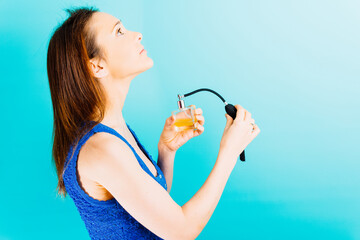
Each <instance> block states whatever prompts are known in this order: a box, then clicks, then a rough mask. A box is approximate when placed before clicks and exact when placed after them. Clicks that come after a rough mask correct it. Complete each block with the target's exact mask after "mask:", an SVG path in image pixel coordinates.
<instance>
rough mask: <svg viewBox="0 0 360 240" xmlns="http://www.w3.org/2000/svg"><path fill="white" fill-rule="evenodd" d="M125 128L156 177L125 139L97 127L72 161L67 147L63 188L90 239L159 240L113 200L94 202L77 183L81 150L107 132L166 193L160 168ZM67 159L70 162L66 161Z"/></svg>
mask: <svg viewBox="0 0 360 240" xmlns="http://www.w3.org/2000/svg"><path fill="white" fill-rule="evenodd" d="M126 125H127V127H128V128H129V130H130V132H131V133H132V135H133V136H134V138H135V140H136V142H137V144H138V146H139V148H140V149H141V151H142V152H143V153H144V154H145V155H146V156H147V157H148V158H149V159H150V160H151V162H152V164H153V165H154V166H155V168H156V170H157V173H158V174H157V176H154V175H153V174H152V173H151V172H150V170H149V169H148V167H147V166H146V164H145V163H144V162H143V161H142V160H141V158H140V156H139V155H138V154H137V153H136V151H135V150H134V148H133V147H132V146H131V145H130V144H129V143H128V141H126V139H125V138H124V137H122V136H121V135H120V134H119V133H118V132H117V131H115V130H114V129H113V128H111V127H108V126H106V125H104V124H102V123H98V124H97V125H95V126H94V127H93V128H92V129H91V130H90V131H89V132H88V133H87V134H85V135H84V136H83V137H82V138H81V139H80V141H79V143H78V145H77V146H76V149H75V152H74V154H73V156H72V157H71V154H72V150H73V145H72V146H71V147H70V150H69V153H68V155H67V158H66V161H65V165H64V166H65V167H66V168H65V171H64V174H63V179H64V184H65V188H66V191H67V193H68V194H69V195H70V197H71V198H72V199H73V201H74V203H75V205H76V207H77V209H78V211H79V213H80V216H81V219H82V220H83V221H84V223H85V226H86V229H87V231H88V233H89V235H90V238H91V239H96V240H98V239H162V238H160V237H159V236H157V235H155V234H154V233H153V232H151V231H150V230H149V229H147V228H146V227H145V226H143V225H142V224H141V223H139V222H138V221H137V220H136V219H135V218H133V217H132V216H131V215H130V214H129V213H128V212H127V211H126V210H125V209H124V208H123V207H122V206H121V205H120V204H119V203H118V202H117V200H116V199H115V198H112V199H109V200H106V201H103V200H97V199H94V198H92V197H91V196H90V195H88V194H87V193H86V192H85V191H84V190H83V189H82V187H81V186H80V184H79V182H78V178H77V175H78V173H77V167H76V163H77V160H78V154H79V151H80V148H81V147H82V145H83V144H84V143H85V142H86V141H87V140H88V139H89V138H90V137H91V136H92V135H93V134H94V133H96V132H107V133H110V134H113V135H115V136H117V137H119V138H120V139H121V140H123V141H124V142H125V143H126V144H127V145H128V146H129V147H130V148H131V150H132V151H133V153H134V154H135V156H136V159H137V161H138V163H139V164H140V166H141V168H142V169H143V170H144V171H145V172H147V173H148V174H149V175H150V176H151V177H152V178H153V179H154V180H155V181H156V182H158V183H159V184H160V185H161V186H162V187H163V188H164V189H165V190H167V185H166V180H165V176H164V174H163V172H162V171H161V169H160V167H159V166H158V165H157V164H156V162H155V161H154V160H153V158H152V156H151V155H150V154H149V153H148V152H147V151H146V150H145V148H144V147H143V145H142V144H141V143H140V142H139V139H138V138H137V136H136V134H135V132H134V131H133V130H132V129H131V128H130V126H129V125H128V124H126ZM119 154H120V153H119ZM70 157H71V159H69V158H70ZM69 160H70V162H69ZM68 163H69V164H68Z"/></svg>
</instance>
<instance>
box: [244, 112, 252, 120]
mask: <svg viewBox="0 0 360 240" xmlns="http://www.w3.org/2000/svg"><path fill="white" fill-rule="evenodd" d="M250 119H251V113H250V112H249V111H247V110H246V109H245V121H249V120H250Z"/></svg>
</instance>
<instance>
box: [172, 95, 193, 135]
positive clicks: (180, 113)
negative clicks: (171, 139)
mask: <svg viewBox="0 0 360 240" xmlns="http://www.w3.org/2000/svg"><path fill="white" fill-rule="evenodd" d="M178 97H179V100H178V101H177V104H178V107H179V109H178V110H176V111H172V112H171V114H172V115H173V116H174V118H175V123H174V125H175V129H176V131H179V132H180V131H185V130H188V129H194V130H196V127H195V123H196V121H197V120H196V118H195V107H194V106H188V107H185V102H184V100H182V97H183V96H182V95H180V94H178Z"/></svg>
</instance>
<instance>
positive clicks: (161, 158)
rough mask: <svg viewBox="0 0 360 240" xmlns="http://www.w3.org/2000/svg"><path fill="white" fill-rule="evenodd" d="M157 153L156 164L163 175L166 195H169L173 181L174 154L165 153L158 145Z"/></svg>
mask: <svg viewBox="0 0 360 240" xmlns="http://www.w3.org/2000/svg"><path fill="white" fill-rule="evenodd" d="M158 151H159V154H158V161H157V164H158V166H159V167H160V169H161V171H162V172H163V173H164V175H165V180H166V185H167V191H168V193H170V190H171V185H172V180H173V173H174V159H175V154H176V152H169V151H166V150H165V149H163V148H162V147H161V146H159V145H158Z"/></svg>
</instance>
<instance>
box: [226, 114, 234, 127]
mask: <svg viewBox="0 0 360 240" xmlns="http://www.w3.org/2000/svg"><path fill="white" fill-rule="evenodd" d="M225 117H226V125H225V129H224V131H226V130H227V129H228V128H229V127H230V126H231V124H232V123H233V121H234V120H233V118H232V117H230V115H229V114H227V113H225Z"/></svg>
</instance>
